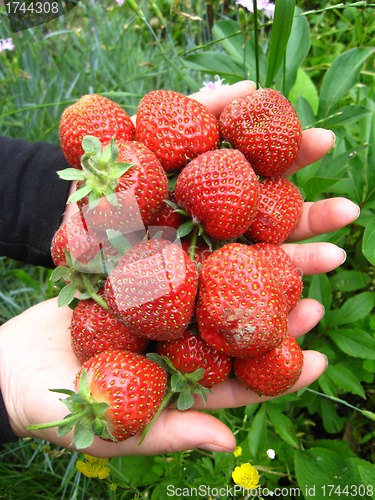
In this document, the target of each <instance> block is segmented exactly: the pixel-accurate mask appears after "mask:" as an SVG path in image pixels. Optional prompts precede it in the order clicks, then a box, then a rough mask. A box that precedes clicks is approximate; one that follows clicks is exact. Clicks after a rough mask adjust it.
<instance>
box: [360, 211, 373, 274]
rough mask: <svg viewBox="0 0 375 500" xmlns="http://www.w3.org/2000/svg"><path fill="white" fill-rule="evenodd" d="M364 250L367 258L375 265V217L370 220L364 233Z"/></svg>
mask: <svg viewBox="0 0 375 500" xmlns="http://www.w3.org/2000/svg"><path fill="white" fill-rule="evenodd" d="M362 252H363V255H364V256H365V257H366V259H367V260H368V261H369V262H370V263H371V264H372V265H375V218H374V219H372V220H370V222H369V223H368V224H367V226H366V229H365V232H364V233H363V241H362Z"/></svg>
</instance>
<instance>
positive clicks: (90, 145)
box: [82, 135, 102, 155]
mask: <svg viewBox="0 0 375 500" xmlns="http://www.w3.org/2000/svg"><path fill="white" fill-rule="evenodd" d="M82 149H83V150H84V151H85V153H95V154H99V155H100V154H101V152H102V145H101V143H100V141H99V139H98V138H97V137H95V136H93V135H85V137H84V138H83V139H82Z"/></svg>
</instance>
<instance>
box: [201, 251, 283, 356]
mask: <svg viewBox="0 0 375 500" xmlns="http://www.w3.org/2000/svg"><path fill="white" fill-rule="evenodd" d="M196 318H197V323H198V329H199V333H200V335H201V337H202V338H203V339H204V340H205V341H206V342H207V343H208V344H209V345H211V346H212V347H214V348H215V349H217V350H218V351H220V352H224V353H226V354H227V355H228V356H235V357H248V356H256V355H259V354H262V353H263V352H266V351H269V350H270V349H272V348H273V347H274V346H275V345H277V344H278V343H280V341H281V340H282V339H283V338H284V337H285V336H286V334H287V311H286V302H285V298H284V294H283V291H282V288H281V285H280V284H279V283H278V281H277V279H276V278H275V275H274V273H273V270H272V266H271V264H270V263H269V262H268V260H267V259H265V258H264V256H263V255H262V253H261V252H257V251H256V250H254V249H253V248H252V247H251V246H248V245H244V244H242V243H230V244H227V245H224V246H223V247H222V248H220V249H219V250H216V251H215V252H214V253H212V254H211V255H210V256H209V257H207V259H206V260H205V261H204V262H203V264H202V266H201V269H200V272H199V293H198V301H197V307H196Z"/></svg>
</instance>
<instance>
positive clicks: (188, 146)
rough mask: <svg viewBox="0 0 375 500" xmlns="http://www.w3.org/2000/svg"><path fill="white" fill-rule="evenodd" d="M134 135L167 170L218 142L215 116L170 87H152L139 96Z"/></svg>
mask: <svg viewBox="0 0 375 500" xmlns="http://www.w3.org/2000/svg"><path fill="white" fill-rule="evenodd" d="M135 139H136V140H137V141H140V142H143V144H145V145H146V146H147V147H148V148H149V149H151V151H153V152H154V153H155V154H156V156H157V157H158V159H159V160H160V163H161V164H162V166H163V167H164V169H165V170H166V171H167V172H175V171H177V170H180V169H181V168H182V167H183V166H184V165H185V164H186V162H187V161H189V160H192V159H193V158H195V157H197V156H198V155H200V154H202V153H204V152H206V151H210V150H212V149H216V148H217V147H218V146H219V141H220V133H219V126H218V122H217V119H216V117H215V115H214V114H213V113H211V111H210V110H209V109H208V108H206V107H205V106H203V104H200V103H199V102H198V101H195V100H194V99H190V98H189V97H186V96H184V95H182V94H179V93H178V92H173V91H171V90H154V91H152V92H149V93H148V94H146V95H145V96H144V97H143V99H142V100H141V102H140V104H139V108H138V112H137V119H136V128H135Z"/></svg>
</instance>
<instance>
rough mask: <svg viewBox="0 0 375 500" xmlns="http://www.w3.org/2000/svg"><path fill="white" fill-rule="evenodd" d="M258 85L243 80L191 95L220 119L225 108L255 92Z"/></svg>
mask: <svg viewBox="0 0 375 500" xmlns="http://www.w3.org/2000/svg"><path fill="white" fill-rule="evenodd" d="M255 90H256V85H255V83H254V82H252V81H250V80H243V81H241V82H238V83H234V84H233V85H229V86H225V87H219V88H217V89H215V90H202V91H200V92H196V93H195V94H192V95H190V96H189V97H190V98H191V99H195V100H196V101H198V102H200V103H201V104H204V106H207V108H209V109H210V110H211V111H212V113H214V115H215V116H216V117H217V118H219V116H220V114H221V112H222V110H223V109H224V107H225V106H226V105H227V104H229V103H230V102H232V101H233V100H234V99H237V97H240V96H242V95H246V94H251V93H252V92H255Z"/></svg>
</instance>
